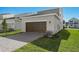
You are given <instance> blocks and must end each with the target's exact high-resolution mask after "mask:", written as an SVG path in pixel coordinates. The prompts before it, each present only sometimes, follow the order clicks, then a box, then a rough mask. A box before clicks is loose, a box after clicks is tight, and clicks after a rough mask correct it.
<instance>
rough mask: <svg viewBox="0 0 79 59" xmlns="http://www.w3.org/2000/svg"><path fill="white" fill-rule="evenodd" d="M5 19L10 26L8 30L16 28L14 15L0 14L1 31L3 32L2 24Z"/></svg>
mask: <svg viewBox="0 0 79 59" xmlns="http://www.w3.org/2000/svg"><path fill="white" fill-rule="evenodd" d="M3 19H6V22H7V24H8V28H15V20H14V15H13V14H8V13H5V14H0V30H2V22H3Z"/></svg>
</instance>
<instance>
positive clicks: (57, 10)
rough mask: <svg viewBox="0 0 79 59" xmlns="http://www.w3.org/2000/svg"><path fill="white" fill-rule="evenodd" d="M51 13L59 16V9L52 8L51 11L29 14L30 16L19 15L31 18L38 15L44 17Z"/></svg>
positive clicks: (26, 14)
mask: <svg viewBox="0 0 79 59" xmlns="http://www.w3.org/2000/svg"><path fill="white" fill-rule="evenodd" d="M51 13H57V14H59V8H51V9H48V10H43V11H38V12H35V13H29V14H28V13H23V14H19V15H22V17H30V16H37V15H44V14H51ZM16 16H17V15H16Z"/></svg>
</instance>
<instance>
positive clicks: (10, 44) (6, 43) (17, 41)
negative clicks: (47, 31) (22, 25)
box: [0, 32, 44, 52]
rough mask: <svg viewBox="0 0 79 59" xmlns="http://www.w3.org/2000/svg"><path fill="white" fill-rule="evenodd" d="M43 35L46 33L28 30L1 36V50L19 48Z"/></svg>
mask: <svg viewBox="0 0 79 59" xmlns="http://www.w3.org/2000/svg"><path fill="white" fill-rule="evenodd" d="M43 35H44V33H35V32H26V33H19V34H16V35H12V36H7V37H0V51H1V52H10V51H14V50H16V49H17V48H20V47H22V46H24V45H25V44H27V43H28V42H31V41H33V40H35V39H37V38H40V37H42V36H43Z"/></svg>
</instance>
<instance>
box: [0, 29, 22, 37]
mask: <svg viewBox="0 0 79 59" xmlns="http://www.w3.org/2000/svg"><path fill="white" fill-rule="evenodd" d="M20 32H22V31H21V30H15V31H11V32H6V33H0V36H10V35H15V34H17V33H20Z"/></svg>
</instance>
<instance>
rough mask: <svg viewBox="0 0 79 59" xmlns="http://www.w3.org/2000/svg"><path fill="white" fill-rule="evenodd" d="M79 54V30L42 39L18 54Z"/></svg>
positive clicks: (25, 47)
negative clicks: (50, 52) (49, 52)
mask: <svg viewBox="0 0 79 59" xmlns="http://www.w3.org/2000/svg"><path fill="white" fill-rule="evenodd" d="M48 51H52V52H57V51H59V52H79V30H62V31H60V32H59V33H57V34H56V35H54V36H53V37H52V38H47V37H42V38H39V39H37V40H35V41H32V42H30V43H28V44H26V45H25V46H23V47H21V48H19V49H17V50H16V52H48Z"/></svg>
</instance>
